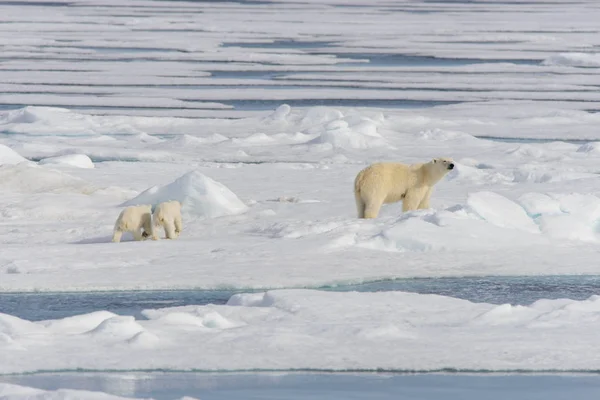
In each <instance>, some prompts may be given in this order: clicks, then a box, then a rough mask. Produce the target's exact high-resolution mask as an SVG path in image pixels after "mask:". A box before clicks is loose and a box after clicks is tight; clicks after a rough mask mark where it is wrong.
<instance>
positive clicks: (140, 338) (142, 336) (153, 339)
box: [127, 331, 160, 349]
mask: <svg viewBox="0 0 600 400" xmlns="http://www.w3.org/2000/svg"><path fill="white" fill-rule="evenodd" d="M158 342H160V339H159V338H158V336H156V335H155V334H153V333H150V332H145V331H142V332H138V333H136V334H135V335H133V336H132V337H131V338H129V339H127V343H129V344H130V345H131V346H132V347H138V348H146V349H147V348H152V347H155V346H156V345H157V344H158Z"/></svg>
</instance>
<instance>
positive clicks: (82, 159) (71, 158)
mask: <svg viewBox="0 0 600 400" xmlns="http://www.w3.org/2000/svg"><path fill="white" fill-rule="evenodd" d="M39 164H40V165H44V164H60V165H68V166H71V167H76V168H94V163H93V162H92V160H91V159H90V158H89V157H88V156H86V155H85V154H67V155H64V156H56V157H48V158H43V159H41V160H40V161H39Z"/></svg>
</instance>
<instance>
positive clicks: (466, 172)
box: [447, 163, 511, 184]
mask: <svg viewBox="0 0 600 400" xmlns="http://www.w3.org/2000/svg"><path fill="white" fill-rule="evenodd" d="M454 165H455V166H456V167H455V168H454V169H453V170H452V171H450V173H448V175H447V179H448V180H449V181H456V182H468V183H477V184H489V183H508V182H510V181H511V179H510V178H509V177H507V176H506V175H504V174H502V173H500V172H497V171H494V170H493V169H488V168H477V167H473V166H470V165H464V164H461V163H455V164H454Z"/></svg>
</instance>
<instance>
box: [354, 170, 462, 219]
mask: <svg viewBox="0 0 600 400" xmlns="http://www.w3.org/2000/svg"><path fill="white" fill-rule="evenodd" d="M452 169H454V161H452V159H450V158H435V159H433V160H431V161H429V162H428V163H419V164H412V165H407V164H401V163H392V162H382V163H375V164H371V165H370V166H368V167H366V168H365V169H363V170H362V171H360V172H359V173H358V175H357V176H356V179H355V180H354V197H355V199H356V208H357V211H358V218H376V217H377V215H379V210H380V208H381V206H382V205H383V204H386V203H396V202H398V201H400V200H402V211H411V210H416V209H423V208H429V200H430V198H431V193H432V191H433V186H434V185H435V184H436V183H438V182H439V181H440V180H441V179H442V178H443V177H444V176H446V174H447V173H448V172H449V171H450V170H452Z"/></svg>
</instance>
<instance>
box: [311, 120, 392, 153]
mask: <svg viewBox="0 0 600 400" xmlns="http://www.w3.org/2000/svg"><path fill="white" fill-rule="evenodd" d="M319 130H320V134H319V136H317V137H316V138H314V139H312V140H311V141H309V142H308V144H328V145H330V146H332V147H333V148H342V149H370V148H374V147H383V146H387V143H386V141H385V140H384V139H383V138H382V136H381V135H380V134H379V133H378V132H377V122H375V121H373V120H371V119H369V118H365V117H363V118H362V119H361V120H359V121H356V120H355V121H352V123H349V122H348V121H346V120H344V119H337V120H334V121H331V122H329V123H327V124H326V125H325V126H324V127H321V128H320V129H319Z"/></svg>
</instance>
